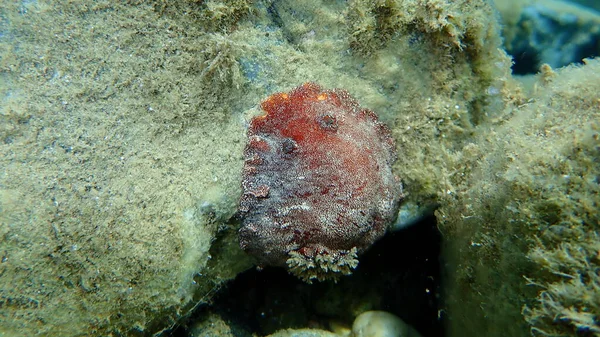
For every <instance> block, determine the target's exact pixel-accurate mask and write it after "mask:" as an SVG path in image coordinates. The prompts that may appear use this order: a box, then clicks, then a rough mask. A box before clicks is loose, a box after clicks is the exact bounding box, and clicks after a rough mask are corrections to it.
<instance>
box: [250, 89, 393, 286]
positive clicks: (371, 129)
mask: <svg viewBox="0 0 600 337" xmlns="http://www.w3.org/2000/svg"><path fill="white" fill-rule="evenodd" d="M261 107H262V109H263V110H264V111H265V112H266V114H264V115H261V116H258V117H255V118H254V119H253V120H252V122H251V125H250V128H249V130H248V143H247V145H246V149H245V151H244V158H245V165H244V171H243V172H244V173H243V182H242V187H243V195H242V198H241V201H240V215H241V216H242V218H243V220H242V222H243V226H242V228H241V229H240V232H239V236H240V245H241V247H242V249H243V250H245V251H246V252H248V253H250V254H251V255H253V256H255V257H256V258H257V259H258V260H259V263H260V265H275V266H286V265H287V267H288V268H289V270H290V272H291V273H293V274H295V275H296V276H298V277H299V278H301V279H303V280H304V281H307V282H309V283H310V282H311V281H312V280H314V279H317V280H319V281H320V280H324V279H331V278H333V279H335V278H337V277H339V275H340V274H350V273H351V271H352V269H354V268H355V267H356V266H357V264H358V260H357V255H358V254H359V253H361V252H363V251H364V250H366V249H367V248H368V247H369V246H370V245H371V244H373V242H375V241H376V240H377V239H379V238H380V237H381V236H383V235H384V233H385V232H386V229H387V226H388V224H389V223H390V222H392V221H393V220H394V218H395V217H396V214H397V211H398V205H399V203H400V200H401V198H402V187H401V184H400V182H399V181H398V179H397V178H396V177H395V176H394V175H393V174H392V171H391V165H392V163H393V162H394V160H395V158H396V154H395V147H394V146H395V145H394V140H393V139H392V138H391V136H390V133H389V130H388V129H387V127H386V126H385V125H384V124H382V123H380V122H379V121H378V119H377V116H376V115H375V113H373V112H372V111H370V110H367V109H363V108H361V107H360V105H359V104H358V102H357V101H356V100H355V99H354V98H352V97H351V96H350V95H349V94H348V92H346V91H344V90H339V89H334V90H322V89H321V87H319V86H318V85H316V84H313V83H306V84H304V85H302V86H300V87H299V88H297V89H295V90H293V91H292V92H290V93H289V94H287V93H279V94H275V95H273V96H271V97H269V98H268V99H267V100H266V101H264V102H263V103H262V105H261Z"/></svg>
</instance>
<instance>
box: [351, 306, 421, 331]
mask: <svg viewBox="0 0 600 337" xmlns="http://www.w3.org/2000/svg"><path fill="white" fill-rule="evenodd" d="M351 337H421V335H420V334H419V333H418V332H417V330H415V329H414V328H413V327H411V326H410V325H408V324H406V323H404V321H403V320H401V319H400V318H398V317H397V316H396V315H393V314H390V313H389V312H385V311H367V312H363V313H362V314H360V315H358V317H356V319H355V320H354V324H352V335H351Z"/></svg>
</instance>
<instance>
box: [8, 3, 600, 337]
mask: <svg viewBox="0 0 600 337" xmlns="http://www.w3.org/2000/svg"><path fill="white" fill-rule="evenodd" d="M0 18H1V21H0V30H1V32H0V79H1V80H0V100H1V105H0V140H1V142H0V167H1V168H2V169H3V170H2V172H3V174H2V175H0V237H1V238H2V240H1V241H0V254H1V257H2V259H1V263H0V275H1V277H0V323H1V324H0V334H4V335H7V336H11V335H17V334H18V335H30V336H35V335H36V334H37V335H61V336H78V335H109V334H113V335H148V334H153V333H159V332H161V331H163V330H165V329H168V328H169V327H170V326H172V325H173V324H174V323H175V322H177V321H181V319H182V318H184V317H185V316H186V314H187V313H188V312H189V310H191V309H192V308H193V307H195V306H196V305H202V304H204V303H207V302H208V301H209V300H210V298H211V297H212V295H213V294H214V293H215V291H216V290H217V289H218V288H219V287H220V285H221V284H222V283H223V282H224V281H225V280H227V279H229V278H232V277H235V275H236V274H237V273H238V272H240V271H241V270H244V269H245V268H248V267H249V266H250V265H251V263H250V261H249V260H248V259H247V258H246V257H245V255H243V254H242V252H241V250H240V249H239V247H238V244H237V225H238V224H237V223H235V221H231V220H230V218H231V216H232V215H233V214H234V213H235V211H236V207H237V202H238V198H239V194H240V172H241V169H242V165H243V162H242V150H243V148H244V143H245V132H246V130H245V123H246V122H247V121H246V120H245V119H244V111H247V110H250V109H252V108H253V107H255V106H256V105H257V104H258V103H259V102H261V101H262V100H263V99H264V98H266V97H268V96H269V95H271V94H273V93H274V92H286V91H289V90H290V89H291V88H294V87H297V86H298V85H300V84H301V83H303V82H306V81H314V82H318V83H319V84H320V85H322V86H323V87H327V88H342V89H345V90H347V91H348V92H350V93H351V94H352V95H353V96H355V97H356V98H357V99H358V100H359V101H360V102H361V103H362V104H363V105H364V106H365V107H367V108H369V109H372V110H373V111H375V112H376V113H377V114H378V115H379V116H380V119H381V120H382V122H385V123H387V124H388V126H389V127H390V129H391V130H392V135H393V137H394V138H395V139H396V142H397V144H398V153H399V160H398V161H397V162H396V164H395V166H394V173H395V174H396V175H397V176H399V177H400V178H401V180H402V183H403V185H404V187H405V189H404V191H405V193H406V194H407V202H410V203H411V204H410V205H411V214H418V215H419V214H423V215H426V214H425V213H428V212H430V210H431V209H433V206H435V205H437V204H438V203H441V205H442V208H441V209H440V211H439V212H438V220H439V221H441V225H440V228H441V230H442V234H443V235H444V236H443V239H444V241H445V247H446V251H445V256H444V258H445V259H446V260H447V261H448V266H449V268H448V269H447V270H448V275H447V276H446V277H447V279H448V280H451V282H448V288H447V289H446V291H445V292H444V294H445V296H446V297H447V299H446V303H447V310H441V311H440V313H439V314H440V316H441V317H446V314H448V315H450V317H451V324H450V329H451V333H454V335H460V336H471V335H477V336H479V335H482V334H484V333H485V332H489V334H488V335H490V336H493V335H494V333H496V332H498V333H499V332H503V333H504V335H511V334H510V333H511V332H514V334H512V335H514V336H518V335H520V334H523V332H527V331H529V328H530V325H529V324H532V326H534V327H535V328H536V329H540V331H553V329H558V330H560V331H563V330H561V329H566V330H567V331H573V330H572V329H574V327H576V326H577V325H578V324H579V325H582V326H583V327H582V328H581V329H582V330H581V331H584V330H585V329H589V331H593V330H592V327H591V326H592V323H593V321H589V320H588V321H587V323H585V322H584V321H582V320H581V319H580V318H582V317H583V318H589V317H592V316H591V315H592V310H596V309H594V307H593V306H591V305H586V306H584V305H583V304H582V303H584V302H576V301H575V299H571V300H572V301H571V300H570V301H571V302H569V301H567V300H564V299H561V298H563V297H564V293H558V290H559V289H566V288H565V287H566V286H572V287H575V288H577V286H578V285H577V284H576V283H575V281H572V280H571V279H562V278H564V277H566V276H564V275H562V276H561V275H560V274H558V273H557V270H558V269H556V268H559V267H557V266H558V265H561V266H562V264H561V263H562V262H560V263H557V262H555V259H559V260H561V261H562V260H565V261H566V260H568V261H571V260H569V259H567V258H566V257H565V256H570V257H573V256H574V260H573V261H574V262H573V263H571V262H569V263H570V264H567V266H569V267H560V268H559V270H558V272H560V273H564V274H565V275H567V274H568V275H571V276H574V275H587V276H585V277H580V278H579V280H581V282H583V284H584V285H585V286H586V287H587V288H585V287H584V288H585V289H588V292H580V294H584V295H586V296H588V295H589V294H592V295H594V294H595V293H594V289H595V288H594V286H595V285H596V283H593V282H595V281H593V280H594V278H593V273H591V272H590V270H592V269H585V268H588V267H590V266H595V263H596V265H597V262H596V260H595V259H594V258H593V257H592V256H591V255H590V254H591V253H590V252H592V251H593V250H594V249H596V248H594V247H595V246H594V245H593V242H594V241H593V240H592V238H593V235H592V234H593V232H594V231H595V230H597V228H596V227H594V226H597V218H596V217H595V216H596V215H594V214H596V213H594V212H593V211H591V210H594V209H595V207H596V206H595V205H596V204H594V203H595V202H597V200H596V199H594V198H596V197H597V194H594V193H592V192H590V191H595V190H594V189H595V188H597V182H595V180H594V179H593V178H590V177H593V176H594V174H593V173H594V172H596V173H597V166H594V165H597V162H596V161H594V160H593V159H590V158H594V155H597V154H594V153H595V152H594V147H593V144H595V143H594V142H595V141H597V138H594V137H597V129H594V128H595V127H597V126H594V124H593V121H595V120H596V121H597V115H595V112H594V111H597V104H598V102H597V99H598V98H597V97H594V94H593V93H595V92H598V90H597V89H598V88H594V87H593V85H594V83H592V80H593V79H594V76H595V75H594V74H593V72H586V71H585V70H581V69H570V70H565V71H563V72H560V73H559V74H558V76H556V77H555V78H554V79H552V78H553V77H554V76H552V73H551V71H547V72H546V76H544V80H543V81H542V82H540V84H539V85H538V91H537V93H536V94H535V96H534V97H532V100H531V101H527V100H526V97H524V96H523V94H522V93H521V92H520V89H519V87H518V86H517V85H516V84H515V83H514V82H513V80H512V79H511V77H510V59H509V58H508V57H507V56H506V53H505V52H504V51H502V50H501V49H500V47H501V39H500V35H499V28H498V25H497V24H496V22H495V13H494V11H493V9H492V8H491V6H490V5H489V2H488V1H485V0H475V1H473V0H471V1H466V0H464V1H450V0H448V1H443V0H391V1H366V0H365V1H359V0H355V1H350V2H343V1H335V2H333V1H324V0H323V1H320V0H306V1H292V0H281V1H254V2H252V1H234V0H231V1H224V2H219V1H158V0H157V1H151V2H139V1H138V2H137V3H136V2H135V1H131V2H123V3H121V2H119V3H113V2H93V3H91V2H89V1H69V2H56V1H41V0H39V1H24V2H13V1H8V0H5V1H1V2H0ZM588 68H590V69H592V70H594V69H596V68H597V66H596V65H595V62H593V63H590V65H588V66H586V67H584V68H583V69H588ZM594 71H597V70H594ZM578 74H581V76H582V79H583V80H582V79H578V78H577V76H579V75H578ZM586 79H587V80H586ZM595 80H596V85H597V82H598V81H597V78H596V79H595ZM594 109H596V110H594ZM570 112H571V113H576V114H577V116H580V118H581V121H580V122H577V123H575V124H573V123H574V122H573V121H574V119H569V118H568V117H569V113H570ZM525 122H527V123H525ZM569 127H572V129H570V128H569ZM565 128H566V129H565ZM514 130H519V131H518V132H517V131H514ZM594 130H596V131H594ZM519 132H520V133H519ZM515 135H516V136H515ZM569 137H570V138H569ZM549 154H550V155H549ZM586 165H587V166H586ZM594 184H596V185H594ZM583 186H585V188H583ZM586 188H587V189H586ZM582 224H584V225H585V226H583V225H582ZM557 226H558V227H557ZM550 228H552V229H551V230H550ZM555 230H557V232H556V233H558V234H555V235H558V236H561V237H565V238H566V241H563V243H561V244H559V243H557V242H556V241H555V239H556V237H552V235H553V234H552V233H555V232H554V231H555ZM576 244H577V246H576ZM574 247H584V248H581V249H579V248H577V249H578V250H577V254H579V255H577V254H575V252H574V249H575V248H574ZM565 251H566V252H571V253H569V254H568V255H564V254H563V253H561V252H565ZM526 254H529V255H528V256H529V258H527V257H526ZM561 254H562V255H561ZM546 260H548V262H544V261H546ZM535 266H537V269H531V268H534V267H535ZM581 266H583V267H581ZM539 268H546V269H545V270H547V272H545V271H539ZM565 268H566V269H565ZM577 268H579V269H577ZM582 268H583V269H582ZM590 268H591V267H590ZM536 270H538V271H536ZM578 273H579V274H578ZM522 275H526V276H527V277H529V280H530V281H526V280H525V279H524V278H523V277H522ZM527 282H530V283H532V284H538V285H542V286H543V287H545V288H539V287H538V286H530V287H527V286H526V284H527ZM563 284H564V285H565V287H562V288H561V287H558V286H561V285H563ZM577 289H583V288H581V287H579V288H577ZM544 290H545V292H543V291H544ZM569 294H570V293H569ZM538 296H539V299H540V300H541V302H536V300H535V298H537V297H538ZM561 296H562V297H561ZM590 296H591V295H590ZM594 296H595V295H594ZM565 298H566V297H565ZM549 299H551V300H552V301H551V302H550V301H549ZM584 301H585V303H588V302H587V301H591V300H589V299H588V297H584ZM341 302H343V301H341ZM556 303H560V305H557V304H556ZM524 304H527V306H526V307H525V308H526V309H525V310H524V313H525V316H526V318H527V320H528V321H529V322H530V323H527V322H526V321H525V320H524V319H523V316H522V315H521V309H522V308H523V305H524ZM407 305H408V304H407ZM561 306H563V307H564V308H574V309H569V310H575V311H571V312H570V313H573V312H574V313H576V314H577V315H574V314H573V315H571V314H569V315H567V314H566V313H565V312H566V311H561V310H559V309H560V308H562V307H561ZM549 308H550V309H552V310H550V311H548V310H549ZM332 310H333V309H332ZM553 310H554V311H557V312H558V311H560V312H561V314H559V316H553V313H554V311H553ZM565 310H566V309H565ZM586 310H588V311H586ZM561 315H562V316H561ZM555 317H561V318H560V320H559V322H558V323H556V322H555V321H553V320H554V319H555ZM549 322H551V323H549ZM590 322H592V323H590ZM583 324H588V327H585V326H584V325H583ZM549 325H552V326H551V327H549ZM569 329H571V330H569ZM586 331H587V330H586ZM463 332H464V333H463Z"/></svg>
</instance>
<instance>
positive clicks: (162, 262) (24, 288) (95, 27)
mask: <svg viewBox="0 0 600 337" xmlns="http://www.w3.org/2000/svg"><path fill="white" fill-rule="evenodd" d="M0 8H1V9H0V11H1V14H0V16H1V17H2V25H1V26H0V29H1V30H2V32H1V33H0V43H1V49H0V51H1V57H0V59H1V61H0V77H1V80H0V100H1V102H2V103H1V105H0V140H1V142H0V167H1V168H2V175H1V176H0V237H1V238H2V239H1V240H0V254H1V256H2V260H1V263H0V275H1V277H0V335H2V336H35V335H39V336H42V335H43V336H80V335H86V336H90V335H102V336H106V335H111V334H112V335H140V334H148V333H153V332H158V331H160V330H163V329H165V328H168V327H170V326H171V325H173V324H174V323H175V322H176V321H177V320H178V319H179V318H181V317H182V316H183V315H185V314H186V313H187V312H188V311H189V310H190V309H191V308H192V307H193V306H194V305H195V304H196V302H199V303H204V302H206V301H207V300H208V298H209V297H210V295H211V294H212V293H214V290H215V288H217V287H218V285H219V284H220V282H221V281H222V279H224V278H227V277H231V274H233V275H235V273H236V272H237V271H239V270H243V269H244V268H247V267H248V266H249V263H246V264H245V265H243V263H241V262H242V261H244V260H243V258H242V259H240V258H235V259H230V260H231V261H234V260H235V263H236V265H235V266H233V265H232V267H231V268H228V267H227V264H226V263H221V264H220V265H219V266H218V268H216V269H215V268H214V266H213V265H212V264H214V263H215V261H223V260H220V257H221V258H222V257H224V256H225V255H220V256H217V257H215V258H214V259H212V260H210V258H211V252H210V251H209V250H210V249H211V244H212V243H213V240H214V239H215V237H216V235H217V233H218V232H219V230H220V229H222V228H220V227H222V225H223V223H224V221H226V219H228V218H229V217H230V216H231V215H232V214H233V212H235V208H236V204H237V199H238V195H239V181H240V179H239V170H240V169H241V160H240V157H239V155H238V154H239V153H241V150H242V148H243V138H242V137H243V125H242V123H241V122H240V121H239V119H237V118H235V117H234V115H233V113H232V108H231V104H229V103H228V102H229V101H228V99H226V98H223V97H222V96H220V95H223V94H224V92H226V90H225V89H223V88H224V87H225V86H223V87H221V89H215V88H214V85H212V84H211V83H209V82H207V81H202V78H203V77H202V76H206V75H202V71H201V69H195V68H193V67H191V68H190V65H189V62H190V60H198V62H199V63H202V62H201V60H202V55H199V54H197V53H196V52H195V51H193V50H190V49H189V48H186V46H188V45H189V44H188V42H189V39H192V37H195V38H198V39H200V41H201V42H200V43H203V42H202V41H205V39H204V40H203V39H202V37H204V36H205V35H204V33H203V32H202V31H201V28H198V29H194V28H189V29H187V30H186V34H185V36H184V34H183V33H182V31H183V30H182V26H183V25H184V23H183V22H180V21H175V20H171V19H169V18H167V17H164V16H161V15H159V14H158V12H157V11H156V10H155V8H153V7H150V6H138V7H130V6H126V5H111V4H108V3H94V4H92V3H90V2H87V1H82V2H77V1H75V2H69V3H61V2H49V3H46V2H44V1H37V2H36V1H31V2H12V1H3V2H2V3H1V4H0ZM201 75H202V76H201ZM219 80H220V79H219ZM225 80H227V79H224V81H225ZM232 90H235V88H234V89H232ZM227 96H228V97H235V95H233V94H231V93H230V94H227ZM220 251H225V252H230V253H231V254H232V255H228V256H229V257H231V256H235V254H236V252H234V251H229V250H226V249H220ZM237 252H238V253H239V249H238V251H237ZM240 256H242V257H243V255H241V254H240ZM228 259H229V258H228V257H224V261H227V260H228ZM209 260H210V263H209ZM236 268H237V271H232V270H236Z"/></svg>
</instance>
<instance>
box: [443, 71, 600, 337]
mask: <svg viewBox="0 0 600 337" xmlns="http://www.w3.org/2000/svg"><path fill="white" fill-rule="evenodd" d="M599 92H600V60H587V61H586V65H584V66H582V67H575V66H571V67H567V68H565V69H562V70H559V71H557V72H556V73H555V72H554V71H552V69H550V68H549V67H548V66H545V67H543V72H542V74H541V76H540V81H539V83H538V85H537V86H536V89H535V91H534V94H533V97H532V98H531V100H530V102H529V103H527V104H524V105H521V106H516V107H514V108H513V109H512V110H510V113H511V115H512V116H511V118H510V119H509V120H507V121H506V122H505V123H501V124H500V125H498V126H495V127H492V128H491V129H490V130H489V132H487V133H486V134H485V135H484V136H483V137H482V140H481V143H480V146H482V147H485V148H487V149H488V152H487V153H482V152H480V153H478V154H474V155H473V156H472V157H471V158H472V159H473V160H472V161H471V163H472V164H473V165H479V167H478V168H477V169H476V170H474V171H473V173H472V174H471V175H470V176H469V177H468V179H467V181H468V183H466V185H463V186H462V187H461V188H459V190H458V191H457V193H456V194H454V195H452V196H448V197H447V198H446V199H445V200H444V205H443V206H442V208H441V209H440V210H439V211H438V213H437V215H438V219H439V220H440V221H441V224H440V229H441V231H442V233H444V234H445V237H446V240H445V251H444V256H445V258H446V259H447V261H448V273H449V276H448V280H449V281H448V282H449V283H448V284H447V290H446V294H447V298H446V302H447V305H448V312H449V314H450V317H452V318H451V322H452V323H451V324H450V335H451V336H475V335H482V334H484V335H486V336H507V335H510V336H528V335H529V334H530V332H531V333H533V334H534V335H544V336H548V335H552V336H588V335H598V334H599V333H600V325H599V324H598V320H597V317H599V315H600V306H598V303H600V301H598V299H599V298H600V277H599V275H598V270H599V268H600V259H599V256H598V252H599V250H598V248H599V245H598V242H599V241H598V231H599V230H600V227H599V225H598V224H599V223H600V213H599V212H598V205H599V204H600V185H599V181H598V177H599V175H600V161H599V160H598V158H599V157H598V156H599V151H600V124H599V121H600V113H599V111H600V109H599V108H600V105H599V104H600V96H599V94H598V93H599Z"/></svg>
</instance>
